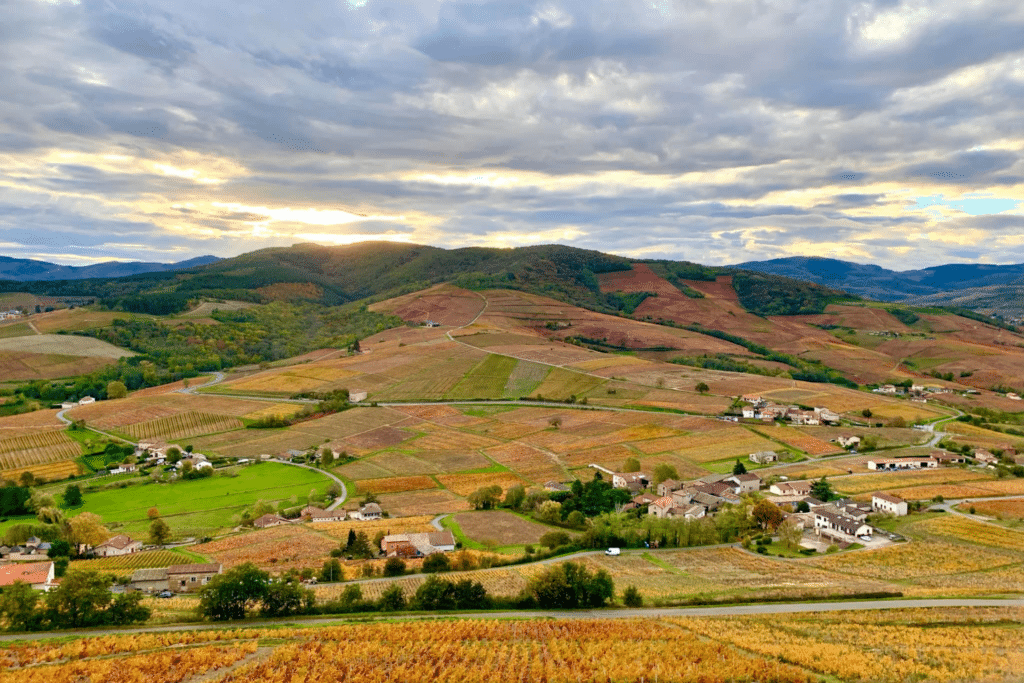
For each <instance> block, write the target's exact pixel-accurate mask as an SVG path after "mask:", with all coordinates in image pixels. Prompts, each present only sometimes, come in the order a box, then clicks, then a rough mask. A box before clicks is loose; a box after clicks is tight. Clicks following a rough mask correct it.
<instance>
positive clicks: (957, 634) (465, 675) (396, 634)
mask: <svg viewBox="0 0 1024 683" xmlns="http://www.w3.org/2000/svg"><path fill="white" fill-rule="evenodd" d="M1022 617H1024V614H1022V610H1020V609H1014V608H985V609H971V610H967V609H953V608H946V609H932V610H923V609H914V610H898V609H894V610H886V611H878V612H863V613H861V612H852V613H851V612H843V613H817V614H797V615H771V616H767V615H766V616H746V617H715V618H659V617H656V616H655V617H652V618H649V619H645V620H643V621H640V620H627V619H607V620H574V619H568V620H553V619H549V620H531V621H521V620H496V619H487V618H478V619H467V620H427V621H420V622H391V623H387V622H381V623H359V624H348V625H334V626H326V627H313V628H301V627H293V626H286V627H282V628H276V629H265V628H239V629H211V630H203V631H186V632H180V633H173V632H160V633H140V634H132V635H113V636H99V637H86V638H74V639H71V640H68V639H61V640H52V641H45V642H28V643H17V644H8V645H6V646H5V647H0V667H2V668H3V669H4V671H3V673H0V683H29V682H34V681H39V680H47V681H56V682H57V683H75V682H80V681H93V682H98V681H104V682H110V683H135V682H136V681H137V682H139V683H142V682H143V681H146V682H147V683H148V682H149V681H156V682H157V683H192V682H198V681H200V680H202V681H210V682H211V683H214V682H215V683H294V682H297V681H337V682H347V681H353V682H354V681H359V682H361V683H362V682H374V681H381V682H383V681H404V682H408V683H418V682H420V681H422V682H424V683H427V682H432V681H441V682H444V683H448V682H451V683H477V682H484V681H488V682H490V681H548V682H550V683H582V682H589V681H622V682H636V683H639V682H641V681H644V682H646V681H680V682H690V681H692V682H694V683H697V682H699V683H716V682H722V683H725V682H726V681H734V682H735V681H739V682H743V681H750V682H752V681H774V682H776V683H798V682H799V683H811V682H814V681H851V682H853V681H857V682H864V681H871V682H875V683H902V682H903V681H921V682H925V683H927V682H930V681H934V682H936V683H955V682H960V681H979V680H984V681H993V682H995V681H1016V680H1019V679H1020V678H1019V677H1020V674H1021V672H1022V671H1024V630H1022V629H1021V628H1020V627H1019V625H1018V624H1019V622H1020V620H1021V618H1022Z"/></svg>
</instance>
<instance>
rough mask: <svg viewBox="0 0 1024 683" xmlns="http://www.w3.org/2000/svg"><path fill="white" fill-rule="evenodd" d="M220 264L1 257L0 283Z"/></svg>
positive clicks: (210, 259)
mask: <svg viewBox="0 0 1024 683" xmlns="http://www.w3.org/2000/svg"><path fill="white" fill-rule="evenodd" d="M219 260H220V259H218V258H217V257H216V256H198V257H196V258H193V259H189V260H187V261H179V262H178V263H146V262H142V261H105V262H103V263H95V264H93V265H91V266H62V265H59V264H56V263H49V262H47V261H36V260H34V259H22V258H11V257H9V256H0V280H18V281H23V280H85V279H88V278H114V277H125V276H127V275H138V274H140V273H157V272H167V271H174V270H184V269H186V268H192V267H193V266H202V265H206V264H208V263H214V262H215V261H219Z"/></svg>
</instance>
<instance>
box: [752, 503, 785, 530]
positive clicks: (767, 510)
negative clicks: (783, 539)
mask: <svg viewBox="0 0 1024 683" xmlns="http://www.w3.org/2000/svg"><path fill="white" fill-rule="evenodd" d="M751 515H752V516H753V517H754V521H756V522H757V524H758V526H760V527H761V528H762V529H770V530H773V531H774V530H775V528H776V527H778V526H779V524H781V523H782V517H783V515H782V509H781V508H779V506H778V505H776V504H775V503H773V502H771V501H769V500H759V501H757V505H755V506H754V509H753V511H752V512H751Z"/></svg>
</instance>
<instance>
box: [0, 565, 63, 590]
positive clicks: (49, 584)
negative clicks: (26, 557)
mask: <svg viewBox="0 0 1024 683" xmlns="http://www.w3.org/2000/svg"><path fill="white" fill-rule="evenodd" d="M16 581H23V582H24V583H27V584H28V585H30V586H32V588H34V589H35V590H37V591H48V590H50V589H51V588H54V587H55V586H56V585H57V584H56V583H55V581H54V568H53V562H51V561H49V560H47V561H46V562H26V563H14V564H5V565H0V591H2V590H3V589H4V588H6V587H7V586H11V585H14V583H15V582H16Z"/></svg>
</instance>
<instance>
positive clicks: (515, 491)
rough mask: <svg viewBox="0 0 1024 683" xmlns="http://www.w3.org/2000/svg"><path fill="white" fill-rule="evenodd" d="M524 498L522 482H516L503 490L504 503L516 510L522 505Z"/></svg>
mask: <svg viewBox="0 0 1024 683" xmlns="http://www.w3.org/2000/svg"><path fill="white" fill-rule="evenodd" d="M525 500H526V488H525V487H524V486H523V485H522V484H516V485H515V486H510V487H509V488H508V491H505V502H504V505H505V507H507V508H511V509H513V510H518V509H520V508H521V507H523V501H525Z"/></svg>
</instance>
